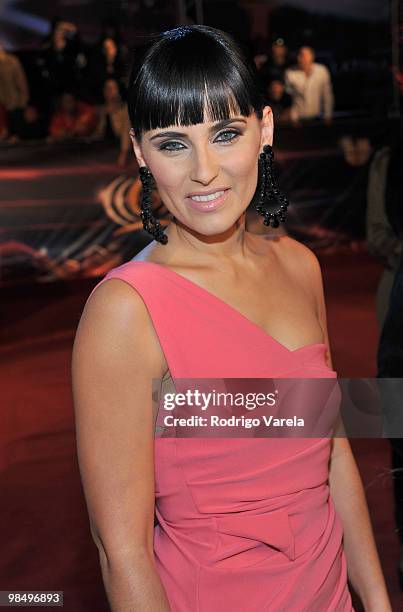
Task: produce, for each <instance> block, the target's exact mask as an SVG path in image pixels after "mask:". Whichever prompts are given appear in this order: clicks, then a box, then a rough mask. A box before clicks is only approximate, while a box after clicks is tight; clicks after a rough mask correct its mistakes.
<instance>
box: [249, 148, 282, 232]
mask: <svg viewBox="0 0 403 612" xmlns="http://www.w3.org/2000/svg"><path fill="white" fill-rule="evenodd" d="M273 160H274V155H273V148H272V147H271V146H270V145H269V144H267V145H265V146H264V147H263V152H262V153H261V154H260V155H259V188H258V194H257V196H258V197H257V202H256V210H257V212H258V213H259V215H262V217H264V221H263V225H267V226H270V225H271V226H272V227H278V226H279V225H280V222H281V221H285V217H286V213H287V206H288V205H289V201H288V198H287V196H285V195H284V194H283V193H282V192H281V191H280V190H279V188H278V187H277V185H276V182H275V179H274V168H273Z"/></svg>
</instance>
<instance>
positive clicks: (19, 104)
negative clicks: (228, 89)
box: [0, 18, 386, 164]
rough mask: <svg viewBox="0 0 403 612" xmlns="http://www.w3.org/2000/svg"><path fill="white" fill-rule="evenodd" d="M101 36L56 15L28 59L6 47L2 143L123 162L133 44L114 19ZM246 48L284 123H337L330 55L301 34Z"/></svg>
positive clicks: (1, 77) (0, 57) (0, 62)
mask: <svg viewBox="0 0 403 612" xmlns="http://www.w3.org/2000/svg"><path fill="white" fill-rule="evenodd" d="M99 32H100V35H99V37H98V39H97V40H96V41H93V42H92V43H91V44H89V43H88V42H86V41H84V38H83V36H82V34H81V32H80V28H79V27H78V26H77V25H76V24H75V23H72V22H70V21H66V20H64V19H60V18H55V19H54V20H53V22H52V27H51V30H50V33H49V34H48V35H47V36H46V37H45V38H43V39H42V42H41V44H40V48H39V49H38V50H37V51H36V53H35V54H34V55H32V57H29V60H27V59H26V58H27V56H24V55H23V54H22V59H21V56H20V58H19V57H18V53H15V52H14V51H10V50H6V49H5V48H4V47H3V46H1V42H0V142H6V143H8V144H10V143H16V142H19V141H26V140H38V139H48V141H50V142H56V141H65V140H71V139H77V138H81V139H82V138H85V139H94V140H107V141H110V142H114V143H115V144H116V146H117V148H118V149H119V156H118V163H119V164H125V161H126V159H127V154H128V148H129V141H128V135H127V132H128V129H129V125H128V116H127V111H126V106H125V95H126V91H127V86H128V75H129V71H130V64H131V62H132V59H133V55H134V54H135V47H128V45H127V41H126V40H124V37H123V36H122V34H121V29H120V25H119V24H118V22H117V21H114V20H113V19H112V18H108V19H105V20H104V21H103V23H102V26H100V27H99ZM290 39H292V37H291V36H290ZM242 43H243V44H244V45H245V47H247V51H248V53H249V55H250V56H251V59H252V58H253V60H254V62H255V64H256V67H257V69H258V73H259V78H260V82H261V88H262V93H263V94H264V96H265V98H266V102H267V103H268V104H270V105H271V107H272V109H273V112H274V115H275V119H276V121H277V123H278V124H280V125H281V124H284V123H287V124H291V125H299V124H301V123H304V122H306V121H312V120H323V121H324V122H325V123H330V122H331V121H332V117H333V116H334V111H335V96H334V92H333V84H332V74H331V72H332V67H331V64H332V58H328V62H327V63H328V66H326V65H325V63H326V61H325V62H323V61H318V60H317V59H316V53H315V49H314V48H313V47H312V44H313V43H312V42H311V41H310V44H309V45H308V44H306V42H303V39H302V37H301V40H300V41H299V43H297V41H296V39H295V38H294V39H292V48H289V44H288V43H287V41H286V40H285V38H283V37H280V36H276V35H274V36H273V35H270V36H269V35H268V37H267V38H266V39H265V40H263V41H262V40H252V41H250V40H249V41H248V40H243V41H242ZM32 58H33V59H32ZM385 93H386V92H385ZM341 97H342V96H341ZM385 97H386V95H385ZM336 110H337V108H336Z"/></svg>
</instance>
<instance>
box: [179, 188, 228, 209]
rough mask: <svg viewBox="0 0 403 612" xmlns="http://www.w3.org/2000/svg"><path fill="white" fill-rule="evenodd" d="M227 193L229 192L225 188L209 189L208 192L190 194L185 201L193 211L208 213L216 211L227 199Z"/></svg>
mask: <svg viewBox="0 0 403 612" xmlns="http://www.w3.org/2000/svg"><path fill="white" fill-rule="evenodd" d="M229 192H230V190H229V189H228V188H226V187H225V188H223V189H219V188H218V189H210V191H203V192H199V193H191V194H189V195H188V196H187V197H186V200H187V202H188V203H189V204H190V206H191V207H192V208H194V209H195V210H198V211H201V212H209V211H213V210H216V209H217V208H218V207H219V206H220V205H221V204H222V203H223V202H224V200H225V199H226V198H227V195H228V194H229Z"/></svg>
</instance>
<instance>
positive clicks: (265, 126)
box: [260, 106, 274, 148]
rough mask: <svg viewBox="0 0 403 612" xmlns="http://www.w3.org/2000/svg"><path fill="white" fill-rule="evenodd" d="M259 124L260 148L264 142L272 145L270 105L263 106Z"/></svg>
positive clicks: (272, 127)
mask: <svg viewBox="0 0 403 612" xmlns="http://www.w3.org/2000/svg"><path fill="white" fill-rule="evenodd" d="M260 125H261V128H262V135H261V140H260V146H261V148H263V147H264V145H266V144H269V145H270V146H272V145H273V131H274V122H273V111H272V110H271V107H270V106H265V107H264V109H263V117H262V120H261V124H260Z"/></svg>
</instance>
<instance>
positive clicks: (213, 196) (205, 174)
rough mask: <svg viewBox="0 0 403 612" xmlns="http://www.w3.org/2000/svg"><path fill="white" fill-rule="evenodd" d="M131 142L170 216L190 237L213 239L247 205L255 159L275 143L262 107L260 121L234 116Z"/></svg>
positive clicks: (268, 114)
mask: <svg viewBox="0 0 403 612" xmlns="http://www.w3.org/2000/svg"><path fill="white" fill-rule="evenodd" d="M132 141H133V147H134V152H135V155H136V158H137V161H138V163H139V165H140V166H147V167H148V168H149V170H150V171H151V173H152V174H153V176H154V179H155V182H156V186H157V189H158V191H159V194H160V196H161V199H162V201H163V202H164V204H165V206H166V207H167V209H168V210H169V212H170V213H171V214H172V215H173V216H174V217H175V218H176V219H177V220H178V221H180V222H181V223H182V224H183V225H185V226H186V227H188V228H189V229H191V230H193V231H194V232H197V233H199V234H202V235H205V236H212V235H215V234H220V233H223V232H225V231H227V230H228V229H230V228H231V227H232V226H233V225H234V224H235V223H236V221H237V220H238V219H239V217H240V216H241V215H242V214H243V213H244V211H245V210H246V208H247V206H248V205H249V203H250V201H251V199H252V197H253V194H254V193H255V190H256V184H257V173H258V163H257V162H258V156H259V153H261V151H262V148H263V145H265V144H272V141H273V116H272V112H271V109H270V107H269V106H266V107H265V108H264V111H263V118H262V119H261V120H260V119H258V117H257V116H256V114H255V113H254V114H252V115H250V116H249V117H245V116H243V115H239V116H236V115H234V116H231V117H230V118H229V119H227V120H225V121H223V122H213V121H207V122H204V123H199V124H197V125H191V126H178V125H173V126H171V127H168V128H161V129H159V128H158V129H155V130H149V131H147V132H145V133H143V135H142V138H141V142H137V141H136V139H135V138H134V137H133V136H132Z"/></svg>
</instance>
